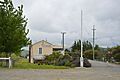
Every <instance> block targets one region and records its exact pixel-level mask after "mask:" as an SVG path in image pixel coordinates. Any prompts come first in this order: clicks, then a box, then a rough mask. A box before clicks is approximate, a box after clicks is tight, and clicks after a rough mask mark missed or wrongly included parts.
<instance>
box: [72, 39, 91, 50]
mask: <svg viewBox="0 0 120 80" xmlns="http://www.w3.org/2000/svg"><path fill="white" fill-rule="evenodd" d="M80 47H81V40H78V41H75V42H74V44H73V46H72V47H71V48H72V51H73V52H78V51H80V49H81V48H80ZM89 49H92V44H91V43H90V42H89V41H84V42H83V51H86V50H89Z"/></svg>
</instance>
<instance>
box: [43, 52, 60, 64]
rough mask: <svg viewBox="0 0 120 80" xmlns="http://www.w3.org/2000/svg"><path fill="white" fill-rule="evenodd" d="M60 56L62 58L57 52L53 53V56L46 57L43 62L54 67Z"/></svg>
mask: <svg viewBox="0 0 120 80" xmlns="http://www.w3.org/2000/svg"><path fill="white" fill-rule="evenodd" d="M60 56H62V54H60V53H59V52H53V54H50V55H49V56H46V58H45V61H46V63H48V64H53V65H56V64H57V61H58V59H59V57H60Z"/></svg>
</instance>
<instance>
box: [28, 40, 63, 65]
mask: <svg viewBox="0 0 120 80" xmlns="http://www.w3.org/2000/svg"><path fill="white" fill-rule="evenodd" d="M62 49H63V48H62V46H59V45H53V44H51V43H49V42H47V41H45V40H42V41H39V42H37V43H35V44H33V45H31V46H30V48H29V61H30V63H33V60H34V59H42V58H44V55H50V54H52V53H53V51H61V50H62Z"/></svg>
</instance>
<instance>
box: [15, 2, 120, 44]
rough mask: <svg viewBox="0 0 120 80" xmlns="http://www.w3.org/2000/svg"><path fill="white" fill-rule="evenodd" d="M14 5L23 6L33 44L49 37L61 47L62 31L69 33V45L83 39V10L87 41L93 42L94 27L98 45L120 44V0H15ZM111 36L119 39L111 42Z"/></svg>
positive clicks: (84, 30)
mask: <svg viewBox="0 0 120 80" xmlns="http://www.w3.org/2000/svg"><path fill="white" fill-rule="evenodd" d="M14 3H15V5H18V4H23V5H24V10H25V12H24V13H25V15H26V16H27V17H28V19H29V20H28V26H27V27H28V28H29V29H30V34H29V37H30V38H31V39H32V40H33V42H36V41H39V40H41V39H45V38H47V39H48V40H49V41H50V42H52V43H58V44H60V43H61V32H62V31H66V32H67V34H66V45H69V46H70V45H71V44H72V43H73V41H74V40H78V39H80V11H81V9H82V10H83V33H84V34H83V36H84V40H89V41H91V42H92V26H93V25H95V27H96V34H95V35H96V44H99V45H100V46H114V44H113V42H114V43H116V44H120V43H119V41H118V40H120V37H119V36H118V35H120V32H119V30H120V26H119V25H120V16H119V14H120V9H119V4H120V0H34V1H33V0H27V1H26V0H14ZM111 36H112V37H115V36H117V38H113V39H114V40H112V41H113V42H111V39H110V38H111ZM104 37H105V38H106V39H105V38H104ZM106 42H107V44H106Z"/></svg>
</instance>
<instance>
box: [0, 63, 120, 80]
mask: <svg viewBox="0 0 120 80" xmlns="http://www.w3.org/2000/svg"><path fill="white" fill-rule="evenodd" d="M90 62H91V63H92V68H74V69H0V80H120V65H115V64H109V63H104V62H98V61H90Z"/></svg>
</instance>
